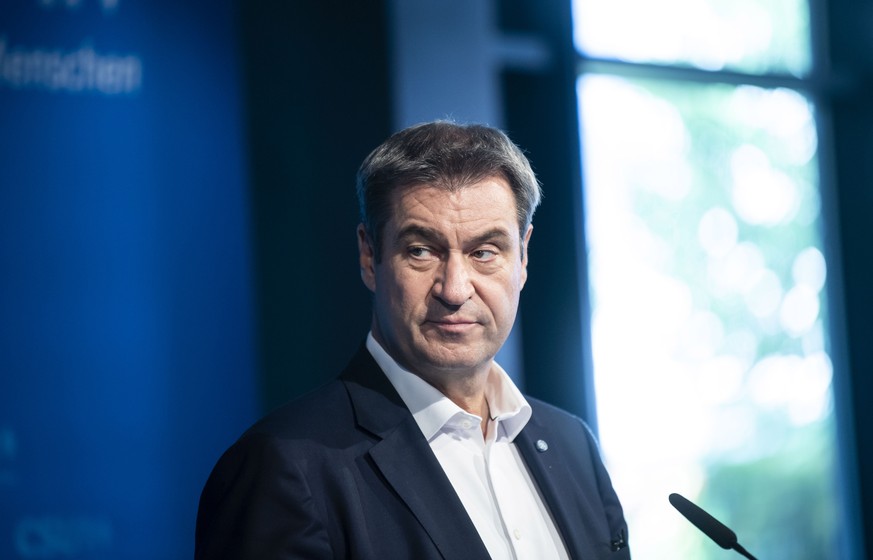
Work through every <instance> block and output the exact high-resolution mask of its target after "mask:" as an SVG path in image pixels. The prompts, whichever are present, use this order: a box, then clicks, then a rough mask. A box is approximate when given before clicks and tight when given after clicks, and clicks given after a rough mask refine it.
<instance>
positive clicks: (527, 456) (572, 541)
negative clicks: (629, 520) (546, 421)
mask: <svg viewBox="0 0 873 560" xmlns="http://www.w3.org/2000/svg"><path fill="white" fill-rule="evenodd" d="M550 435H551V434H550V432H549V431H548V430H547V429H545V428H544V427H543V426H541V425H540V424H539V423H538V422H537V421H536V414H535V415H534V416H533V417H532V418H531V420H530V422H528V424H527V426H525V428H524V429H523V430H522V431H521V433H520V434H519V435H518V437H516V439H515V443H516V445H517V446H518V450H519V452H520V453H521V455H522V457H523V458H524V461H525V464H526V465H527V467H528V469H529V470H530V473H531V476H532V477H533V478H534V480H535V481H536V483H537V485H538V487H539V489H540V492H541V494H542V496H543V499H544V500H545V502H546V505H547V506H548V508H549V511H550V512H551V514H552V518H553V519H554V520H555V525H556V526H557V528H558V531H559V532H560V533H561V537H562V538H563V539H564V546H566V547H567V552H568V553H569V554H570V557H571V558H586V557H591V554H592V551H593V550H594V549H595V546H594V543H596V542H597V541H598V540H599V539H598V537H597V532H596V531H595V530H594V529H595V528H596V527H598V525H601V524H603V521H602V516H600V517H598V516H597V515H596V514H595V513H594V512H595V510H596V508H594V507H593V504H592V500H593V501H595V502H596V500H597V499H598V498H597V496H598V489H597V488H596V486H595V485H594V484H593V483H592V484H591V485H590V488H588V487H585V486H584V485H583V487H582V488H580V484H579V477H578V476H575V477H574V476H572V472H571V470H570V468H571V466H572V467H573V468H574V469H579V470H580V472H584V471H585V470H590V469H591V465H578V466H575V465H574V464H573V459H572V458H571V457H570V456H569V454H568V453H566V450H564V449H561V446H560V445H558V444H557V442H556V441H553V440H551V439H550V437H549V436H550ZM538 442H545V443H546V445H547V446H548V447H547V449H545V450H542V447H545V446H543V445H542V443H540V444H539V445H540V447H538V446H537V444H538ZM550 442H551V444H550Z"/></svg>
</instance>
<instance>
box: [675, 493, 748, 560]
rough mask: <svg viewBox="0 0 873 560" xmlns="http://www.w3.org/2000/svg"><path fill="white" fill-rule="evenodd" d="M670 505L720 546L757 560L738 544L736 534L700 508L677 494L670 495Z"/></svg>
mask: <svg viewBox="0 0 873 560" xmlns="http://www.w3.org/2000/svg"><path fill="white" fill-rule="evenodd" d="M670 503H671V504H673V507H674V508H676V509H677V510H679V513H681V514H682V515H684V516H685V518H686V519H688V521H690V522H691V523H693V524H694V526H695V527H697V528H698V529H700V530H701V531H703V534H705V535H706V536H707V537H709V538H711V539H712V540H714V541H715V544H717V545H718V546H720V547H722V548H724V549H727V550H729V549H734V550H736V551H737V552H739V553H740V554H742V555H743V556H745V557H746V558H749V560H757V559H756V558H755V557H754V556H752V555H751V554H749V551H748V550H746V549H745V548H743V547H742V546H741V545H740V543H738V542H737V534H736V533H734V532H733V531H731V530H730V529H728V528H727V527H726V526H725V525H724V524H723V523H722V522H721V521H719V520H718V519H716V518H715V517H713V516H711V515H709V514H708V513H706V512H705V511H703V510H702V509H700V507H699V506H697V505H695V504H693V503H691V502H690V501H688V500H687V499H686V498H685V497H683V496H680V495H679V494H675V493H674V494H670Z"/></svg>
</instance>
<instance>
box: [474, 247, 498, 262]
mask: <svg viewBox="0 0 873 560" xmlns="http://www.w3.org/2000/svg"><path fill="white" fill-rule="evenodd" d="M471 256H472V257H473V258H474V259H476V260H479V261H490V260H492V259H493V258H495V257H496V256H497V251H494V250H493V249H477V250H475V251H473V252H472V253H471Z"/></svg>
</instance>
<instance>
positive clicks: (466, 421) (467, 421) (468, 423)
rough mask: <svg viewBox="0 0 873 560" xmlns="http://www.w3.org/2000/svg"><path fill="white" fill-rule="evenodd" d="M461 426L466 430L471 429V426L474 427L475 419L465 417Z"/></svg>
mask: <svg viewBox="0 0 873 560" xmlns="http://www.w3.org/2000/svg"><path fill="white" fill-rule="evenodd" d="M461 427H462V428H464V429H465V430H469V429H470V428H472V427H473V421H472V420H470V419H469V418H465V419H464V420H463V421H462V422H461Z"/></svg>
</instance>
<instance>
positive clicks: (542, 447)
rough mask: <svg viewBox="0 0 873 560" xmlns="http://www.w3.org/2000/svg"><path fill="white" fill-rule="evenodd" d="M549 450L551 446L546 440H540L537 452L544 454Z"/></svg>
mask: <svg viewBox="0 0 873 560" xmlns="http://www.w3.org/2000/svg"><path fill="white" fill-rule="evenodd" d="M548 450H549V444H548V443H546V442H545V440H542V439H538V440H537V451H539V452H540V453H543V452H545V451H548Z"/></svg>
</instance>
